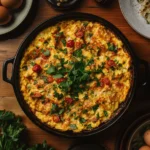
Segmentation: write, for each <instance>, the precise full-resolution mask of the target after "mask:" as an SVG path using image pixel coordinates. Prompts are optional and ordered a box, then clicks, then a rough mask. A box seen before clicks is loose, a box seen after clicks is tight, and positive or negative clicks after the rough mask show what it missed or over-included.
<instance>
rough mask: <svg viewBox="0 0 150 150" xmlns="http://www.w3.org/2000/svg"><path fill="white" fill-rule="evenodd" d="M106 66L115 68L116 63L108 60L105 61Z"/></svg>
mask: <svg viewBox="0 0 150 150" xmlns="http://www.w3.org/2000/svg"><path fill="white" fill-rule="evenodd" d="M107 65H108V66H109V67H115V66H116V63H115V62H114V61H113V60H108V61H107Z"/></svg>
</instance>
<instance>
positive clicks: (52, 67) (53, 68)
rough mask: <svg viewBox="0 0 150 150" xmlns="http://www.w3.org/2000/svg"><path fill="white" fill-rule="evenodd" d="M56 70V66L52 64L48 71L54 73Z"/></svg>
mask: <svg viewBox="0 0 150 150" xmlns="http://www.w3.org/2000/svg"><path fill="white" fill-rule="evenodd" d="M55 71H56V68H55V67H54V66H51V67H49V68H48V70H47V71H46V73H47V74H54V73H55Z"/></svg>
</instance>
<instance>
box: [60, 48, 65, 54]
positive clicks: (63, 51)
mask: <svg viewBox="0 0 150 150" xmlns="http://www.w3.org/2000/svg"><path fill="white" fill-rule="evenodd" d="M59 50H60V51H61V52H62V53H64V54H67V48H65V49H59Z"/></svg>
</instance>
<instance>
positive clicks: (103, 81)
mask: <svg viewBox="0 0 150 150" xmlns="http://www.w3.org/2000/svg"><path fill="white" fill-rule="evenodd" d="M104 85H108V86H109V85H110V80H109V79H108V78H107V77H105V78H102V79H101V86H104Z"/></svg>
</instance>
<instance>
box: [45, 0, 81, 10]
mask: <svg viewBox="0 0 150 150" xmlns="http://www.w3.org/2000/svg"><path fill="white" fill-rule="evenodd" d="M47 1H48V2H49V3H50V4H51V5H52V7H54V8H55V9H57V10H68V9H71V8H73V7H75V6H76V5H77V4H78V3H79V2H80V1H81V0H68V2H64V3H62V4H60V5H58V2H57V1H56V0H47Z"/></svg>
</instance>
